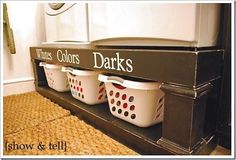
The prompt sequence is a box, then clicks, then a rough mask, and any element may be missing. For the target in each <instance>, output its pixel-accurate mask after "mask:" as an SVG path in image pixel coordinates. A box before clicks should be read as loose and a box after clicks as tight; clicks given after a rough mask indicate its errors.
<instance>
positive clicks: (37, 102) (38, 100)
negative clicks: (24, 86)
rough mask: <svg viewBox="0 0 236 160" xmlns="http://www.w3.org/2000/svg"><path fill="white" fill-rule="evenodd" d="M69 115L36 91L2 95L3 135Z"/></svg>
mask: <svg viewBox="0 0 236 160" xmlns="http://www.w3.org/2000/svg"><path fill="white" fill-rule="evenodd" d="M68 115H70V112H69V111H67V110H65V109H63V108H62V107H60V106H59V105H57V104H55V103H53V102H51V101H50V100H49V99H47V98H45V97H43V96H41V95H40V94H38V93H37V92H29V93H25V94H19V95H13V96H7V97H3V117H4V119H3V124H4V125H3V132H4V135H7V134H10V133H16V132H18V131H20V130H23V129H26V128H29V127H33V126H36V125H39V124H40V123H45V122H48V121H52V120H55V119H57V118H61V117H64V116H68Z"/></svg>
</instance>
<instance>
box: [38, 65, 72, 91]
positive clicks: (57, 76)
mask: <svg viewBox="0 0 236 160" xmlns="http://www.w3.org/2000/svg"><path fill="white" fill-rule="evenodd" d="M39 66H42V67H43V68H44V72H45V74H46V78H47V82H48V86H49V87H51V88H52V89H55V90H56V91H58V92H65V91H69V90H70V87H69V83H68V80H67V77H66V74H65V73H63V72H62V71H61V67H62V66H60V65H54V64H47V63H45V62H40V63H39Z"/></svg>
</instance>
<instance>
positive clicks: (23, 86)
mask: <svg viewBox="0 0 236 160" xmlns="http://www.w3.org/2000/svg"><path fill="white" fill-rule="evenodd" d="M30 91H35V86H34V78H33V77H28V78H19V79H12V80H7V81H4V82H3V96H9V95H13V94H20V93H26V92H30Z"/></svg>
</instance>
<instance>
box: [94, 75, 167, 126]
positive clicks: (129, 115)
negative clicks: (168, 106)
mask: <svg viewBox="0 0 236 160" xmlns="http://www.w3.org/2000/svg"><path fill="white" fill-rule="evenodd" d="M98 79H99V80H100V81H102V82H105V86H106V90H107V96H108V102H109V108H110V111H111V113H112V114H113V115H114V116H116V117H118V118H121V119H123V120H125V121H128V122H130V123H132V124H134V125H137V126H139V127H148V126H151V125H154V124H157V123H159V122H161V121H162V120H163V111H164V95H165V94H164V92H163V91H161V90H160V88H159V87H160V84H159V83H157V82H147V81H146V82H140V81H131V80H124V79H122V78H120V77H117V76H107V75H103V74H100V75H99V77H98Z"/></svg>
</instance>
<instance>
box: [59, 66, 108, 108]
mask: <svg viewBox="0 0 236 160" xmlns="http://www.w3.org/2000/svg"><path fill="white" fill-rule="evenodd" d="M62 71H63V72H67V77H68V81H69V84H70V89H71V94H72V96H73V97H74V98H76V99H78V100H80V101H82V102H84V103H86V104H89V105H94V104H98V103H103V102H106V101H107V95H106V89H105V84H104V83H103V82H100V81H98V75H99V73H100V72H96V71H89V70H81V69H74V68H71V67H62Z"/></svg>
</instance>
